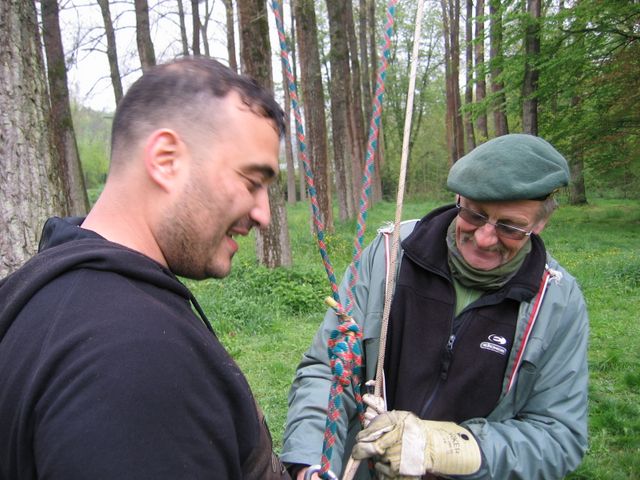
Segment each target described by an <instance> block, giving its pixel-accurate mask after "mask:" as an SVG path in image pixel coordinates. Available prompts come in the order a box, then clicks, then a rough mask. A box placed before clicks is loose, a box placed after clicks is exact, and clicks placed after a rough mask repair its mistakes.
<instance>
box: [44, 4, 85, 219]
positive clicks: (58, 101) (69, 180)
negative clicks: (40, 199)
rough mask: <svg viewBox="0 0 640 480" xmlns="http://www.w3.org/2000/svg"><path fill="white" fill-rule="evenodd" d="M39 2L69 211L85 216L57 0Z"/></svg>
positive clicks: (55, 134)
mask: <svg viewBox="0 0 640 480" xmlns="http://www.w3.org/2000/svg"><path fill="white" fill-rule="evenodd" d="M40 4H41V6H42V33H43V40H44V49H45V54H46V56H47V74H48V79H49V96H50V99H51V127H52V133H53V138H54V145H55V147H56V149H57V151H58V158H59V160H60V172H61V174H62V177H63V179H64V186H65V195H66V198H67V202H68V207H69V213H70V214H71V215H75V216H84V215H86V214H87V212H88V210H89V199H88V198H87V191H86V189H85V185H84V176H83V174H82V165H81V164H80V156H79V154H78V145H77V144H76V136H75V133H74V131H73V120H72V118H71V105H70V103H69V89H68V87H67V68H66V65H65V57H64V49H63V47H62V37H61V36H60V21H59V18H58V0H41V2H40Z"/></svg>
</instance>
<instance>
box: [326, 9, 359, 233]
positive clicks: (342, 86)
mask: <svg viewBox="0 0 640 480" xmlns="http://www.w3.org/2000/svg"><path fill="white" fill-rule="evenodd" d="M326 2H327V13H328V14H329V32H330V44H331V51H330V53H329V61H330V63H331V86H330V89H329V92H330V95H329V97H330V99H331V137H332V139H333V142H332V143H333V164H334V167H335V175H336V193H337V196H338V207H339V208H338V211H339V215H340V220H346V219H347V218H353V217H354V213H355V206H354V202H355V199H356V195H357V193H356V192H357V190H355V185H354V178H353V177H354V175H356V172H359V171H360V168H355V167H354V166H353V165H354V163H355V164H356V165H357V167H359V160H358V159H356V161H355V162H353V161H352V155H351V154H352V150H351V145H352V144H353V137H352V132H351V130H350V126H349V113H348V112H349V108H350V105H349V103H350V102H349V95H350V93H351V89H350V84H351V75H350V72H349V50H348V44H347V33H346V31H345V27H346V10H345V3H346V2H344V1H343V0H326Z"/></svg>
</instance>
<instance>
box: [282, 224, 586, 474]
mask: <svg viewBox="0 0 640 480" xmlns="http://www.w3.org/2000/svg"><path fill="white" fill-rule="evenodd" d="M415 223H416V222H415V221H411V222H405V223H404V224H403V225H402V226H401V238H405V237H406V236H407V235H408V234H409V233H411V231H412V230H413V228H414V226H415ZM389 237H390V235H389V233H388V232H381V233H380V234H379V235H378V236H377V237H376V238H375V239H374V241H373V242H372V243H371V244H370V245H369V246H368V247H367V248H366V249H365V250H364V252H363V255H362V259H361V263H360V266H359V272H358V273H359V280H358V283H357V285H356V288H355V296H356V304H355V305H354V306H353V318H354V319H355V320H356V321H357V322H358V323H359V324H360V326H361V329H362V332H363V356H364V358H363V361H364V364H365V373H366V379H371V378H373V377H374V376H375V371H376V363H377V355H378V347H379V337H380V325H381V320H382V310H383V303H384V285H385V276H386V272H387V271H388V269H387V265H386V261H387V257H388V255H387V254H388V248H389V246H388V244H389ZM385 245H386V246H385ZM401 254H402V252H400V255H401ZM400 255H399V257H398V265H400V258H401V257H400ZM547 264H548V269H547V272H546V274H545V277H546V278H547V280H548V281H547V283H546V289H541V292H539V294H538V295H537V296H536V297H535V298H534V299H533V300H532V301H531V302H526V303H522V304H521V305H520V310H519V317H518V323H517V327H516V335H515V339H514V345H513V348H512V350H511V354H510V358H509V363H508V365H509V367H508V368H507V371H506V372H505V377H504V381H503V389H502V393H501V396H500V400H499V402H498V404H497V406H496V408H495V409H494V410H493V411H492V412H491V414H490V415H489V416H487V417H486V418H474V419H470V420H468V421H466V422H464V423H463V426H465V427H466V428H468V429H469V430H471V431H472V432H473V434H474V435H475V437H476V439H477V441H478V443H479V445H480V448H481V450H482V455H483V461H482V467H481V469H480V471H478V472H477V473H476V474H474V475H470V476H466V477H463V478H465V479H488V478H494V479H526V480H533V479H545V480H549V479H554V478H562V477H563V476H564V475H565V474H567V473H568V472H570V471H572V470H574V469H575V468H576V467H577V466H578V465H579V463H580V461H581V460H582V457H583V456H584V453H585V451H586V448H587V382H588V371H587V339H588V333H589V327H588V317H587V311H586V306H585V302H584V299H583V296H582V293H581V292H580V289H579V287H578V285H577V283H576V281H575V279H574V278H573V277H572V276H571V275H570V274H568V273H567V272H566V271H565V270H564V269H563V268H562V267H561V266H560V265H559V264H558V263H557V262H556V261H555V260H554V259H553V258H551V257H548V262H547ZM347 283H348V278H347V276H346V275H345V278H344V279H343V281H342V284H341V286H340V295H341V298H346V289H347ZM536 312H537V315H536ZM337 322H338V320H337V317H336V315H335V313H334V312H333V310H331V309H329V310H328V311H327V313H326V315H325V318H324V321H323V323H322V325H321V327H320V329H319V330H318V332H317V334H316V336H315V338H314V340H313V343H312V345H311V347H310V348H309V350H308V351H307V352H306V353H305V354H304V356H303V358H302V361H301V363H300V365H299V367H298V370H297V372H296V376H295V379H294V382H293V385H292V388H291V391H290V393H289V412H288V416H287V426H286V429H285V433H284V445H283V451H282V455H281V459H282V460H283V461H284V462H287V463H301V464H310V465H311V464H316V463H320V456H321V452H322V442H323V434H324V429H325V422H326V409H327V400H328V398H329V389H330V386H331V381H332V374H331V370H330V367H329V359H328V354H327V340H328V338H329V336H330V334H331V332H332V331H333V330H334V329H335V328H336V326H337ZM343 401H344V409H345V414H344V415H343V416H342V417H341V418H340V424H339V428H338V433H339V435H338V436H337V439H336V443H335V445H334V447H333V455H332V461H331V470H332V471H333V472H335V473H336V474H339V473H340V472H341V471H342V469H343V468H344V466H345V465H346V462H347V460H348V457H349V455H350V452H351V448H352V446H353V442H354V437H355V435H356V433H357V432H358V431H359V430H360V425H359V422H358V419H357V414H356V404H355V399H354V396H353V391H351V390H349V389H345V394H344V397H343ZM358 473H359V474H358V476H357V478H369V477H368V476H367V474H366V471H365V468H364V466H361V468H360V470H359V471H358Z"/></svg>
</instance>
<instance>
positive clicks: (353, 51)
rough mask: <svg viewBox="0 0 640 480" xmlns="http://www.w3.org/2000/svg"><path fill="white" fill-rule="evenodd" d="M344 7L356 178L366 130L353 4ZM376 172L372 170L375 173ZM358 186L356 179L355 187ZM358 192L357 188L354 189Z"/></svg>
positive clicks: (360, 176)
mask: <svg viewBox="0 0 640 480" xmlns="http://www.w3.org/2000/svg"><path fill="white" fill-rule="evenodd" d="M345 7H346V13H347V18H346V27H347V38H348V41H349V55H350V57H349V58H350V59H351V93H352V95H351V98H350V102H349V105H350V108H349V111H350V112H353V113H352V114H351V115H350V117H349V118H350V128H351V132H352V133H351V135H352V138H353V146H352V148H351V151H352V159H353V162H352V163H353V165H354V167H355V166H357V167H358V168H357V170H356V171H354V175H355V177H356V179H358V180H360V179H361V178H362V168H363V166H364V163H365V162H364V152H365V148H366V136H365V135H366V131H365V128H364V125H365V124H364V117H363V115H362V90H361V88H362V82H361V81H360V61H359V60H358V40H357V38H356V31H355V26H354V22H353V6H352V4H351V2H345ZM377 173H378V172H374V174H377ZM359 186H360V181H358V185H357V187H359ZM355 193H356V195H357V194H358V188H356V190H355ZM355 204H356V205H357V204H358V199H357V197H356V198H355Z"/></svg>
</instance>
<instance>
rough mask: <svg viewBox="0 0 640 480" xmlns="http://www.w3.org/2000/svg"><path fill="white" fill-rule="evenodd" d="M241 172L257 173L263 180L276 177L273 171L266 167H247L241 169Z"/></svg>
mask: <svg viewBox="0 0 640 480" xmlns="http://www.w3.org/2000/svg"><path fill="white" fill-rule="evenodd" d="M242 172H243V173H245V174H248V173H258V174H259V175H261V176H262V178H264V179H265V180H270V179H272V178H274V177H275V176H276V172H275V170H273V168H271V167H269V166H267V165H249V166H247V167H244V168H242Z"/></svg>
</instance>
